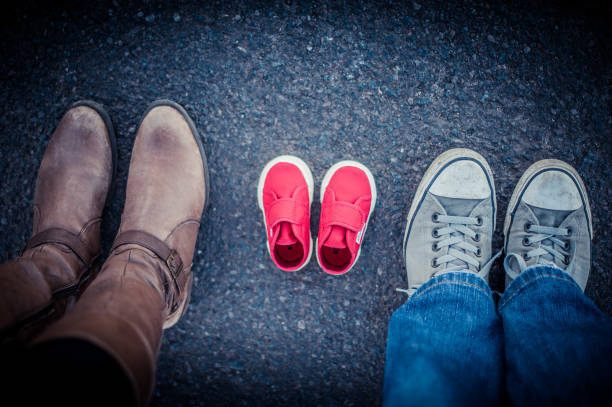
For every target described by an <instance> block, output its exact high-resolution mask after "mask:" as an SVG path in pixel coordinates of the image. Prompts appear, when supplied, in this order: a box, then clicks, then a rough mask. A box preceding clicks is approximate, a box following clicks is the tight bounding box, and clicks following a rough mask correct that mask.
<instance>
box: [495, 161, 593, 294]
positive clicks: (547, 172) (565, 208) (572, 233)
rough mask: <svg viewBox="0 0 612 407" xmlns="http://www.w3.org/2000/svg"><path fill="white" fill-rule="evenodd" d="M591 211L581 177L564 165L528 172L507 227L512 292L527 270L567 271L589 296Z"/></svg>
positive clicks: (512, 201)
mask: <svg viewBox="0 0 612 407" xmlns="http://www.w3.org/2000/svg"><path fill="white" fill-rule="evenodd" d="M592 231H593V226H592V223H591V208H590V206H589V199H588V197H587V193H586V188H585V187H584V183H583V182H582V179H581V178H580V175H578V172H576V170H575V169H574V168H573V167H572V166H571V165H569V164H567V163H565V162H563V161H559V160H542V161H538V162H536V163H535V164H533V165H532V166H531V167H529V168H528V169H527V171H525V173H524V174H523V176H522V177H521V179H520V180H519V182H518V184H517V186H516V188H515V189H514V193H513V194H512V197H511V198H510V204H509V205H508V211H507V212H506V219H505V222H504V236H505V242H504V251H505V253H506V258H505V259H504V269H505V270H506V286H508V284H510V283H511V282H512V280H514V279H515V278H516V277H517V276H518V275H519V274H520V273H521V272H522V271H524V270H525V269H527V268H529V267H532V266H537V265H546V266H553V267H557V268H560V269H562V270H564V271H565V272H566V273H568V274H569V275H570V276H572V278H573V279H574V280H575V281H576V282H577V283H578V285H579V286H580V287H581V288H582V290H583V291H584V287H585V286H586V283H587V279H588V277H589V269H590V267H591V239H592V238H593V232H592Z"/></svg>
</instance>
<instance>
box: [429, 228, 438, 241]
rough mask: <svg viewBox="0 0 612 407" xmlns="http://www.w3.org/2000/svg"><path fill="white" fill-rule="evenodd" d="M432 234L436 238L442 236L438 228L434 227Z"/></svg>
mask: <svg viewBox="0 0 612 407" xmlns="http://www.w3.org/2000/svg"><path fill="white" fill-rule="evenodd" d="M431 236H433V237H434V238H435V239H437V238H439V237H440V234H439V233H438V229H434V230H432V231H431Z"/></svg>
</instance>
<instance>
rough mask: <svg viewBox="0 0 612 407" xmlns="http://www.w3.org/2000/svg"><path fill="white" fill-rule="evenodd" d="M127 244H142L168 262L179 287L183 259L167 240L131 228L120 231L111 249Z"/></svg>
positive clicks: (167, 264)
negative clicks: (169, 245)
mask: <svg viewBox="0 0 612 407" xmlns="http://www.w3.org/2000/svg"><path fill="white" fill-rule="evenodd" d="M126 244H135V245H138V246H142V247H144V248H145V249H149V250H150V251H151V252H153V254H154V255H155V256H157V257H158V258H159V259H160V260H161V261H163V262H164V263H165V264H166V266H168V270H170V274H171V275H172V279H173V280H174V283H175V284H176V285H177V287H179V284H178V281H177V279H178V278H179V277H180V275H181V272H182V271H183V261H182V259H181V256H180V255H179V254H178V252H177V251H176V250H174V249H171V248H170V247H168V245H167V244H166V243H165V242H163V241H162V240H160V239H158V238H157V237H155V236H153V235H152V234H149V233H147V232H142V231H140V230H129V231H127V232H122V233H120V234H119V235H118V236H117V237H116V238H115V242H114V243H113V247H112V249H111V251H113V250H115V249H116V248H117V247H119V246H123V245H126Z"/></svg>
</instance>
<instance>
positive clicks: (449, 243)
mask: <svg viewBox="0 0 612 407" xmlns="http://www.w3.org/2000/svg"><path fill="white" fill-rule="evenodd" d="M432 219H433V221H434V222H435V223H445V224H447V226H445V227H442V228H439V229H434V237H444V236H448V237H446V238H445V239H443V240H440V241H438V242H437V243H434V247H433V250H434V251H438V250H441V249H443V248H445V247H448V248H449V249H448V253H446V254H445V255H443V256H441V257H438V258H434V259H433V260H432V266H433V267H439V266H441V265H447V264H448V263H451V262H456V261H457V260H460V261H461V264H453V265H451V266H448V267H445V268H444V269H442V270H440V271H436V272H435V273H433V274H432V275H431V276H430V278H433V277H435V276H438V275H442V274H445V273H450V272H470V273H474V274H476V275H478V276H480V277H482V278H486V276H487V275H488V274H489V271H490V270H491V266H492V265H493V263H494V262H495V260H496V259H497V258H498V257H499V256H500V255H501V251H499V252H497V253H496V254H495V255H494V256H493V257H491V259H489V261H488V262H487V263H486V264H485V265H483V266H481V264H480V261H478V260H477V259H476V257H480V256H481V255H482V254H481V250H480V248H478V247H476V246H474V245H473V244H472V243H470V242H469V241H467V240H466V236H467V237H469V238H471V239H472V240H473V241H474V242H478V241H479V240H480V234H479V233H477V232H475V231H474V230H472V229H471V228H470V227H469V226H472V225H473V226H480V225H482V218H480V217H467V216H448V215H440V214H434V215H433V218H432ZM470 265H471V266H473V267H474V268H475V269H476V271H474V270H473V269H470ZM420 286H421V285H420V284H419V285H412V286H410V287H408V289H403V288H396V290H397V291H400V292H404V293H406V294H408V296H411V295H412V294H414V292H415V291H416V290H418V289H419V287H420Z"/></svg>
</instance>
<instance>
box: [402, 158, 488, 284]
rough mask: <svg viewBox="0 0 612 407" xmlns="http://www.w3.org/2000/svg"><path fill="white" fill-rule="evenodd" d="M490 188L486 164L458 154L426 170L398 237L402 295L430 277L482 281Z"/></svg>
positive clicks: (485, 254)
mask: <svg viewBox="0 0 612 407" xmlns="http://www.w3.org/2000/svg"><path fill="white" fill-rule="evenodd" d="M495 210H496V203H495V185H494V182H493V174H492V173H491V169H490V168H489V164H487V162H486V160H485V159H484V158H483V157H482V156H481V155H480V154H478V153H476V152H474V151H472V150H468V149H463V148H458V149H452V150H448V151H446V152H444V153H442V154H441V155H440V156H439V157H438V158H436V159H435V160H434V162H433V163H432V164H431V165H430V166H429V168H428V169H427V171H426V172H425V175H424V176H423V179H422V180H421V183H420V184H419V187H418V188H417V192H416V195H415V197H414V199H413V201H412V206H411V207H410V212H409V213H408V221H407V225H406V232H405V233H404V262H405V264H406V273H407V275H408V290H403V289H398V290H399V291H405V292H407V293H408V295H412V293H414V292H415V291H416V290H417V289H418V288H419V287H420V286H421V285H422V284H424V283H425V282H427V281H428V280H429V279H431V278H432V277H434V276H436V275H439V274H443V273H448V272H451V271H463V272H472V273H475V274H477V275H479V276H481V277H483V278H484V279H485V280H486V279H487V275H488V273H489V269H490V268H491V264H492V263H493V261H494V260H495V258H497V256H499V254H497V255H496V256H492V253H491V240H492V237H493V230H494V229H495Z"/></svg>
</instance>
